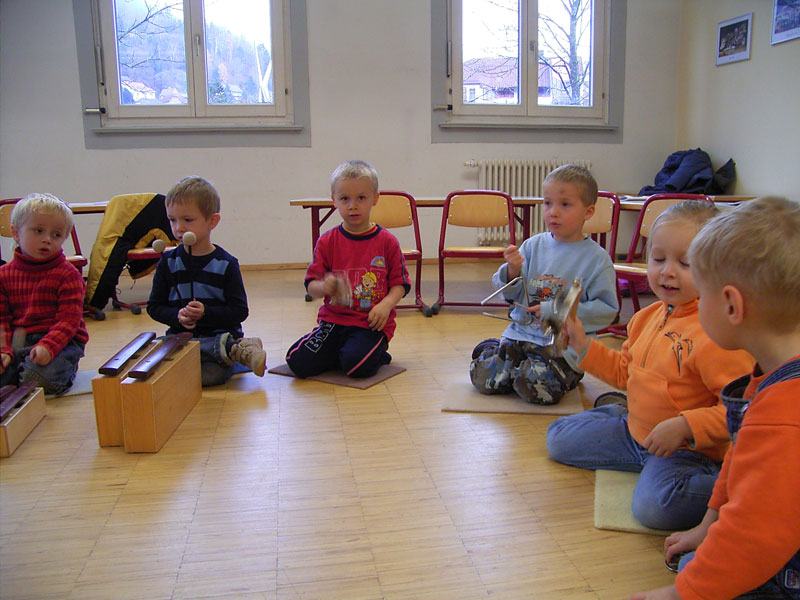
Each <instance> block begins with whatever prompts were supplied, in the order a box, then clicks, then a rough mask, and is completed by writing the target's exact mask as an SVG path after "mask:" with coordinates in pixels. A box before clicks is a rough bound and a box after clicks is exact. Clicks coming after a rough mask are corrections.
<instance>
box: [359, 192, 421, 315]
mask: <svg viewBox="0 0 800 600" xmlns="http://www.w3.org/2000/svg"><path fill="white" fill-rule="evenodd" d="M370 218H371V219H372V220H373V221H374V222H375V223H377V224H378V225H380V226H381V227H384V228H386V229H393V228H396V227H409V226H413V227H414V242H415V244H416V247H415V248H403V249H402V251H403V258H404V259H405V260H407V261H409V260H411V261H414V262H416V263H417V265H416V274H415V276H414V299H415V301H414V303H413V304H398V305H397V306H396V307H395V308H418V309H419V310H421V311H422V313H423V314H424V315H425V316H426V317H430V316H432V315H433V309H431V307H430V306H427V305H426V304H425V303H424V302H423V301H422V296H421V293H420V286H421V282H422V242H421V241H420V235H419V219H418V218H417V202H416V200H414V197H413V196H412V195H411V194H408V193H406V192H384V191H382V192H380V199H379V200H378V204H376V205H375V206H374V207H373V208H372V213H371V214H370Z"/></svg>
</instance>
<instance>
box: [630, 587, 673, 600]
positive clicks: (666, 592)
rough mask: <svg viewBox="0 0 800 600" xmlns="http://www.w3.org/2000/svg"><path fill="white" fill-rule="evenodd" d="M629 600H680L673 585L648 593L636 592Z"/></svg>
mask: <svg viewBox="0 0 800 600" xmlns="http://www.w3.org/2000/svg"><path fill="white" fill-rule="evenodd" d="M630 600H681V597H680V595H679V594H678V590H676V589H675V586H674V585H668V586H667V587H662V588H658V589H656V590H650V591H649V592H638V593H636V594H634V595H633V596H631V598H630Z"/></svg>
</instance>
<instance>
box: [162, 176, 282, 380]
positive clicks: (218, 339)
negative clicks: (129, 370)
mask: <svg viewBox="0 0 800 600" xmlns="http://www.w3.org/2000/svg"><path fill="white" fill-rule="evenodd" d="M164 204H165V206H166V209H167V219H168V220H169V224H170V227H171V228H172V233H173V234H174V235H175V238H176V239H177V240H178V241H181V242H183V241H184V236H185V235H186V234H187V233H190V232H191V233H192V234H194V238H195V241H194V243H193V245H191V247H190V246H189V245H188V244H186V243H181V245H180V246H178V247H177V248H175V249H174V250H170V251H168V252H165V253H164V255H163V256H162V257H161V260H160V261H159V262H158V266H157V267H156V274H155V276H154V277H153V289H152V290H151V292H150V299H149V300H148V301H147V313H148V314H149V315H150V316H151V317H152V318H153V319H155V320H156V321H160V322H161V323H166V324H167V325H169V329H168V330H167V335H175V334H177V333H181V332H184V331H191V332H192V335H193V337H194V338H195V339H197V340H198V341H199V342H200V372H201V375H202V380H203V386H204V387H205V386H210V385H220V384H223V383H225V382H226V381H228V379H230V378H231V375H232V374H233V363H234V361H235V362H238V363H240V364H242V365H244V366H246V367H249V368H250V369H252V370H253V373H255V374H256V375H258V376H259V377H263V376H264V369H265V368H266V360H267V354H266V352H264V349H263V344H262V343H261V340H260V339H259V338H257V337H253V338H246V337H242V336H243V335H244V334H243V332H242V321H244V320H245V319H246V318H247V315H248V313H249V310H248V308H247V295H246V294H245V291H244V282H243V281H242V273H241V271H240V270H239V261H238V260H236V258H235V257H233V256H231V255H230V254H228V253H227V252H225V250H223V249H222V248H220V247H219V246H217V245H215V244H213V243H212V242H211V231H212V230H213V229H214V228H215V227H216V226H217V224H218V223H219V220H220V215H219V210H220V198H219V194H218V193H217V190H216V189H215V188H214V186H213V185H211V183H210V182H208V181H206V180H205V179H203V178H202V177H186V178H185V179H182V180H181V181H179V182H178V183H176V184H175V185H174V186H173V187H172V189H171V190H170V191H169V193H168V194H167V198H166V200H165V202H164ZM187 239H188V238H187ZM192 292H194V295H192Z"/></svg>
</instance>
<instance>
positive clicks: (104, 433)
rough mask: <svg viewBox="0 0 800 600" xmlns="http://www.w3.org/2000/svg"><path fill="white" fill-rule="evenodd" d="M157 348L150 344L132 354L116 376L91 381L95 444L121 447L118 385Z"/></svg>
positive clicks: (122, 439) (152, 343) (120, 406)
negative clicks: (95, 430)
mask: <svg viewBox="0 0 800 600" xmlns="http://www.w3.org/2000/svg"><path fill="white" fill-rule="evenodd" d="M157 347H158V342H150V343H148V344H147V345H146V346H144V347H143V348H141V349H140V350H139V351H137V352H136V353H134V354H133V355H132V356H131V357H130V359H129V360H128V362H127V363H126V364H125V366H124V367H123V369H122V370H121V371H120V372H119V373H118V374H117V375H100V376H98V377H95V378H94V379H92V394H94V416H95V419H96V420H97V442H98V444H99V445H100V446H122V445H123V444H124V443H125V438H124V437H123V432H122V392H121V391H120V384H121V383H122V380H123V379H125V378H126V377H127V374H128V371H129V370H130V369H132V368H133V367H134V365H136V363H137V362H138V361H139V360H140V359H142V358H144V357H145V356H147V355H148V354H150V353H151V352H152V351H153V350H154V349H155V348H157Z"/></svg>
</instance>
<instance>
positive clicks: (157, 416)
mask: <svg viewBox="0 0 800 600" xmlns="http://www.w3.org/2000/svg"><path fill="white" fill-rule="evenodd" d="M154 338H155V334H154V333H149V332H148V333H144V334H141V335H139V336H137V337H136V338H135V339H133V340H132V341H131V342H130V343H128V344H127V345H126V346H125V347H124V348H122V349H121V350H120V351H119V352H117V353H116V354H115V355H114V356H113V357H112V358H111V359H109V361H108V362H106V363H105V364H104V365H103V366H102V367H101V368H100V373H101V376H99V377H96V378H95V379H93V380H92V390H93V392H94V401H95V415H96V417H97V438H98V442H99V443H100V445H101V446H122V445H124V446H125V450H126V451H127V452H158V450H159V449H160V448H161V446H163V444H164V443H165V442H166V441H167V439H169V437H170V435H172V433H173V432H174V431H175V429H177V427H178V426H179V425H180V424H181V422H183V419H184V418H185V417H186V415H187V414H188V413H189V412H190V411H191V410H192V408H194V406H195V404H197V401H198V400H199V399H200V395H201V392H202V389H201V377H200V344H199V342H196V341H192V340H191V338H192V334H191V333H189V332H185V333H181V334H178V335H174V336H170V337H168V338H166V339H164V340H161V341H154ZM134 359H136V361H135V362H134Z"/></svg>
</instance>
